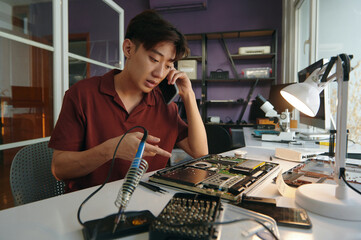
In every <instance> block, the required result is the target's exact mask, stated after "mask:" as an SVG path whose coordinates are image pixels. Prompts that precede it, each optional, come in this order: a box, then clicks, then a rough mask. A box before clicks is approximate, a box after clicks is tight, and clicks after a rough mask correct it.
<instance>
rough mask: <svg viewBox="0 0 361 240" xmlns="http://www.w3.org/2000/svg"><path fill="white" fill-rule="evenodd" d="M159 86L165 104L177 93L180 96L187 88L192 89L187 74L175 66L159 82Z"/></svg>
mask: <svg viewBox="0 0 361 240" xmlns="http://www.w3.org/2000/svg"><path fill="white" fill-rule="evenodd" d="M159 87H160V89H161V91H162V93H163V97H164V101H165V102H166V103H167V104H169V103H171V102H172V101H173V100H174V98H175V97H176V96H177V94H179V95H181V96H182V95H183V94H185V93H186V92H187V91H189V90H191V91H193V89H192V84H191V81H190V80H189V78H188V76H187V74H186V73H184V72H181V71H178V70H177V69H175V68H173V69H172V70H171V71H170V72H169V73H168V76H167V77H166V78H165V79H164V80H163V81H162V82H161V83H160V84H159Z"/></svg>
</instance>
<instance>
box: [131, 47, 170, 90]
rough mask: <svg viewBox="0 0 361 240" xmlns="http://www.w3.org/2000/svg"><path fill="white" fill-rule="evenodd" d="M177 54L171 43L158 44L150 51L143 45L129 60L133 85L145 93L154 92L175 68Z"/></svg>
mask: <svg viewBox="0 0 361 240" xmlns="http://www.w3.org/2000/svg"><path fill="white" fill-rule="evenodd" d="M175 53H176V50H175V46H174V44H173V43H171V42H161V43H158V44H157V45H156V46H155V47H154V48H152V49H150V50H145V49H144V47H143V45H142V44H141V45H140V46H139V47H138V49H136V51H133V54H132V55H131V56H130V57H128V59H127V61H128V69H129V71H130V73H131V76H132V81H133V83H134V84H135V85H136V86H137V87H138V88H140V89H141V90H142V91H143V92H145V93H148V92H150V91H152V90H153V89H154V88H155V87H156V86H157V85H158V84H159V83H160V82H161V81H162V80H163V79H164V78H166V76H167V75H168V73H169V72H170V70H171V69H172V68H173V67H174V65H173V62H174V58H175Z"/></svg>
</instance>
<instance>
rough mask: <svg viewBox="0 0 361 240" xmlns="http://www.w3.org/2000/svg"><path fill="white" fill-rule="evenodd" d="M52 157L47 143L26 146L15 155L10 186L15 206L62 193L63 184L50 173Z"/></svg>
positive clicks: (51, 151) (51, 150)
mask: <svg viewBox="0 0 361 240" xmlns="http://www.w3.org/2000/svg"><path fill="white" fill-rule="evenodd" d="M52 157H53V149H51V148H48V141H45V142H41V143H36V144H32V145H29V146H26V147H24V148H22V149H20V151H19V152H18V153H17V154H16V155H15V157H14V159H13V162H12V164H11V169H10V186H11V192H12V195H13V197H14V201H15V205H16V206H17V205H22V204H26V203H30V202H35V201H38V200H42V199H45V198H50V197H54V196H57V195H61V194H63V193H64V186H65V184H64V182H62V181H58V180H56V179H55V177H54V176H53V174H52V172H51V160H52Z"/></svg>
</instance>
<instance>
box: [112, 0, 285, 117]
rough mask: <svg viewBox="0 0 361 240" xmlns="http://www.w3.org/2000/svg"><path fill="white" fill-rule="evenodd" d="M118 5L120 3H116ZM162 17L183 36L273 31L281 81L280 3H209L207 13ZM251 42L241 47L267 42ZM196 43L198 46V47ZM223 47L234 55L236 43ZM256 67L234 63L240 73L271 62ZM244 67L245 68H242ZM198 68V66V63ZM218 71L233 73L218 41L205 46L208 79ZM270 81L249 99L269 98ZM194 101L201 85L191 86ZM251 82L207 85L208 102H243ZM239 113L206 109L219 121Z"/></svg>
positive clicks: (254, 0) (237, 109)
mask: <svg viewBox="0 0 361 240" xmlns="http://www.w3.org/2000/svg"><path fill="white" fill-rule="evenodd" d="M118 3H119V4H120V5H121V2H120V1H118ZM161 14H162V16H163V17H164V18H165V19H167V20H168V21H170V22H171V23H172V24H174V25H175V26H176V27H177V28H178V29H179V30H180V31H181V32H183V33H184V34H190V33H205V32H227V31H244V30H255V29H276V30H277V34H278V63H277V66H278V69H277V74H278V79H277V82H278V83H280V82H281V80H280V79H281V78H280V72H281V71H280V69H281V51H280V49H281V36H282V32H281V31H282V1H281V0H275V1H268V0H252V1H249V0H248V1H247V0H222V1H217V0H208V6H207V9H206V10H199V11H184V12H171V13H166V12H162V13H161ZM253 40H254V42H253V41H252V42H248V43H247V42H244V43H242V46H247V45H257V44H262V43H263V44H265V45H266V44H267V42H269V40H267V39H253ZM197 44H198V45H197ZM226 44H227V46H228V48H229V50H230V52H231V54H236V53H237V51H238V47H239V46H240V42H239V41H235V42H233V41H231V40H226ZM190 47H191V52H192V55H201V48H200V46H199V43H193V42H192V43H190ZM252 63H253V64H255V65H252V64H249V62H248V63H243V62H242V61H236V68H237V72H238V73H240V72H241V69H243V68H244V67H258V66H261V67H263V66H265V67H267V66H270V61H265V62H262V61H261V62H260V61H257V62H252ZM244 64H246V65H244ZM198 65H200V64H198ZM218 68H221V69H223V70H225V71H229V73H230V78H233V77H234V76H233V73H232V70H231V67H230V64H229V62H228V60H227V57H226V54H225V52H224V50H223V48H222V45H221V44H220V42H219V41H218V40H214V41H210V42H209V43H208V66H207V69H208V76H209V72H210V71H215V70H216V69H218ZM200 73H201V68H200V66H198V77H199V78H201V74H200ZM270 84H271V82H269V81H263V82H261V81H260V82H259V83H258V86H257V88H256V90H255V91H254V92H253V94H252V97H251V100H253V99H255V97H256V96H257V94H258V93H260V94H262V95H263V96H264V97H266V98H268V96H269V87H270ZM193 86H194V88H195V92H196V95H197V98H200V96H201V89H200V84H193ZM251 86H252V82H245V83H243V82H242V83H223V84H222V83H212V84H211V83H209V84H208V99H238V98H243V99H246V98H247V95H248V93H249V90H250V87H251ZM249 110H250V105H248V107H247V109H246V112H245V115H244V117H243V120H246V121H248V120H249V119H248V117H249ZM241 111H242V107H241V106H239V105H219V106H215V107H209V108H208V116H221V119H222V121H224V122H226V121H228V120H229V119H232V120H233V121H236V120H238V118H239V115H240V113H241Z"/></svg>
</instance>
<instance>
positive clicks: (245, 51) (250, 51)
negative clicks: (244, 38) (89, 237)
mask: <svg viewBox="0 0 361 240" xmlns="http://www.w3.org/2000/svg"><path fill="white" fill-rule="evenodd" d="M270 53H271V47H270V46H252V47H240V48H239V49H238V54H239V55H254V54H270Z"/></svg>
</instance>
